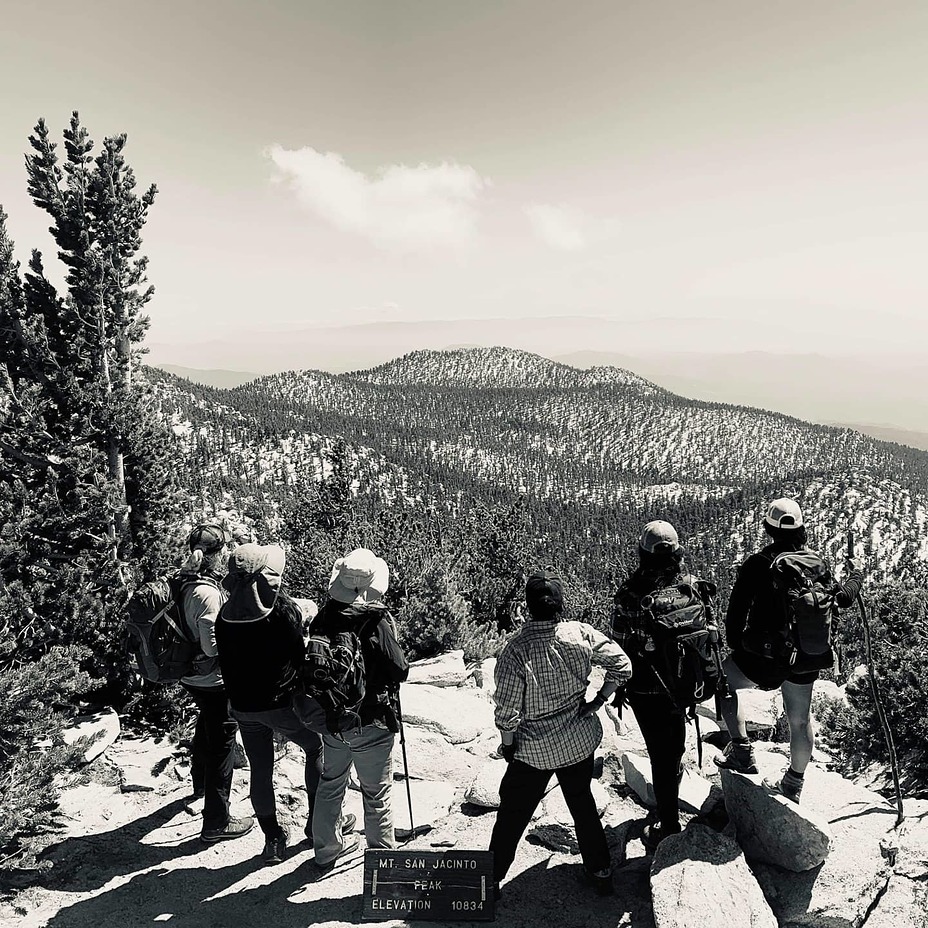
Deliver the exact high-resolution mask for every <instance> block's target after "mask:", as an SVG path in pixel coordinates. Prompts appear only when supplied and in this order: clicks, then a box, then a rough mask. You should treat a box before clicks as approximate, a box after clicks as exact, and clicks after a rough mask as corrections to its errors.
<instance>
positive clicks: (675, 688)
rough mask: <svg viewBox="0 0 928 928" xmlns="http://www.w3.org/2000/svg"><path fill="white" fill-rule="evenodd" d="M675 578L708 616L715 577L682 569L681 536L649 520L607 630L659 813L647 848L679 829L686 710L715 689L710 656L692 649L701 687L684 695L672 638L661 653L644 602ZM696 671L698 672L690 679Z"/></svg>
mask: <svg viewBox="0 0 928 928" xmlns="http://www.w3.org/2000/svg"><path fill="white" fill-rule="evenodd" d="M680 584H689V585H690V587H691V588H692V590H693V592H694V594H695V595H696V596H698V597H699V598H700V599H701V600H702V604H703V607H704V610H705V612H704V614H705V616H706V621H707V622H710V621H711V616H712V613H711V605H710V602H709V601H710V598H711V596H712V595H714V593H715V585H714V584H712V583H710V582H709V581H706V580H700V579H698V578H696V577H693V576H691V575H689V574H688V573H687V571H686V568H685V566H684V551H683V548H682V547H681V546H680V539H679V536H678V535H677V531H676V529H675V528H674V527H673V526H672V525H671V524H670V523H669V522H664V521H661V520H655V521H653V522H649V523H648V524H647V525H645V527H644V529H643V530H642V533H641V537H640V538H639V539H638V567H637V568H636V569H635V570H634V572H633V573H632V574H631V575H630V576H629V577H628V578H627V579H626V580H625V581H624V582H623V583H622V584H621V585H620V587H619V589H618V591H617V592H616V594H615V600H614V603H615V605H614V608H613V613H612V637H613V639H614V640H615V641H617V642H618V643H619V644H620V645H621V646H622V648H623V649H624V650H625V652H626V653H627V654H628V656H629V658H630V659H631V662H632V668H633V674H632V678H631V681H630V682H629V683H628V684H627V686H626V687H625V688H624V692H620V693H619V694H618V695H617V697H616V703H617V705H618V706H619V711H620V713H621V706H622V703H623V701H624V700H625V699H627V701H628V704H629V705H630V706H631V708H632V711H633V712H634V713H635V720H636V721H637V722H638V727H639V728H640V729H641V734H642V737H643V738H644V743H645V745H646V747H647V749H648V758H649V760H650V762H651V779H652V781H653V784H654V798H655V800H656V802H657V816H658V821H657V823H656V824H651V825H648V826H646V827H645V832H644V841H645V844H646V845H648V846H649V847H651V848H652V849H653V848H655V847H656V846H657V845H658V843H659V842H660V841H661V840H662V839H663V838H664V837H666V836H667V835H670V834H677V833H678V832H679V831H680V813H679V806H678V801H679V795H680V778H681V777H682V774H683V766H682V762H683V754H684V751H685V749H686V711H687V710H688V709H689V708H691V706H693V705H695V702H697V701H699V702H701V701H702V700H703V699H707V698H709V697H711V696H712V695H713V694H714V693H715V686H716V681H717V676H718V674H717V670H716V668H715V666H714V665H713V663H712V661H711V659H709V660H706V659H704V658H703V657H701V656H700V655H698V654H694V660H695V670H696V675H695V676H694V677H693V678H692V679H693V682H694V683H695V684H696V686H697V687H698V686H700V685H701V686H702V690H701V691H700V692H699V694H698V696H693V698H692V699H690V693H689V692H687V693H686V695H685V696H684V695H683V694H682V693H681V692H679V688H680V687H682V686H684V685H685V682H684V681H681V679H680V673H679V672H678V671H681V668H682V667H683V666H684V665H683V664H682V663H681V662H680V659H679V658H678V657H677V653H676V647H677V645H676V642H674V643H673V648H674V654H673V656H672V657H671V659H670V660H667V659H666V652H665V650H664V647H663V645H662V642H661V641H660V640H658V637H657V631H656V629H655V628H654V626H653V624H652V623H651V622H649V618H650V616H649V609H648V605H649V600H650V601H653V598H654V597H653V594H655V593H657V592H658V591H661V590H666V589H670V588H673V587H678V586H679V585H680ZM681 653H682V652H681ZM700 674H701V676H702V679H701V680H700V679H696V677H697V676H699V675H700Z"/></svg>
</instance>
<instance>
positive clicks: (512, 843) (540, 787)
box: [490, 571, 631, 898]
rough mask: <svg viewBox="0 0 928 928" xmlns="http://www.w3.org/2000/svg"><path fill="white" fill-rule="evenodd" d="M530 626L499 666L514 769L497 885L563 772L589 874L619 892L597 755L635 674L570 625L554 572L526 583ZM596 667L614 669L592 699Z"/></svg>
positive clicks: (501, 717)
mask: <svg viewBox="0 0 928 928" xmlns="http://www.w3.org/2000/svg"><path fill="white" fill-rule="evenodd" d="M525 601H526V606H527V608H528V613H529V618H530V621H528V622H526V623H525V624H524V625H523V626H522V627H521V628H520V629H519V630H518V631H517V632H516V633H515V635H514V636H513V637H512V638H511V639H510V641H509V642H508V644H507V645H506V647H505V648H503V651H502V653H501V654H500V656H499V659H498V660H497V663H496V693H495V696H494V699H495V701H496V711H495V719H496V726H497V728H498V729H499V731H500V738H501V741H502V744H501V746H500V749H499V750H500V754H501V755H502V756H503V757H504V758H505V759H506V761H507V763H508V765H509V766H508V767H507V768H506V773H505V774H504V775H503V780H502V783H501V784H500V788H499V795H500V806H499V810H498V812H497V814H496V824H495V825H494V826H493V835H492V837H491V838H490V850H491V851H493V879H494V882H495V891H496V894H497V898H498V897H499V895H500V889H499V884H500V882H501V881H502V880H503V878H504V877H505V876H506V874H507V873H508V871H509V868H510V866H511V865H512V862H513V860H514V859H515V855H516V848H517V846H518V843H519V840H520V838H521V837H522V835H523V834H524V832H525V829H526V827H527V826H528V823H529V821H530V819H531V817H532V814H533V813H534V812H535V809H536V808H537V807H538V803H539V802H540V801H541V799H542V797H543V796H544V794H545V789H546V788H547V785H548V782H549V781H550V779H551V775H552V774H554V775H555V776H556V777H557V779H558V783H560V786H561V791H562V792H563V794H564V800H565V802H566V803H567V808H568V809H569V810H570V814H571V817H572V818H573V820H574V827H575V828H576V831H577V843H578V844H579V845H580V854H581V855H582V858H583V869H582V871H581V874H582V876H583V878H584V879H585V880H586V881H587V882H589V883H591V884H592V885H593V886H594V887H595V889H596V891H597V892H598V893H600V894H601V895H607V894H610V893H612V891H613V889H612V866H611V861H610V857H609V847H608V845H607V844H606V836H605V833H604V832H603V826H602V822H601V821H600V820H599V813H598V812H597V810H596V803H595V801H594V799H593V794H592V792H591V790H590V783H591V781H592V779H593V752H594V751H595V750H596V747H597V745H598V744H599V743H600V741H601V740H602V737H603V729H602V725H601V724H600V721H599V718H598V717H597V714H596V713H597V710H598V709H600V708H601V707H602V706H604V705H605V703H606V701H607V700H608V699H609V698H610V696H612V694H613V693H614V692H615V690H616V688H617V687H618V686H619V685H620V684H621V683H624V682H625V681H626V680H627V679H628V678H629V676H630V675H631V664H630V663H629V660H628V658H627V657H626V655H625V653H624V652H623V651H622V649H621V648H620V647H619V646H618V645H617V644H614V643H613V642H611V641H610V640H609V639H608V638H607V637H606V636H605V635H604V634H602V632H599V631H597V630H596V629H595V628H593V627H592V626H591V625H587V624H586V623H583V622H566V621H561V614H562V613H563V611H564V596H563V587H562V584H561V580H560V578H559V577H558V576H557V575H556V574H555V573H553V572H552V571H542V572H540V573H533V574H532V575H531V576H530V577H529V578H528V581H527V583H526V586H525ZM593 666H597V667H602V668H603V669H604V670H605V679H604V681H603V684H602V687H601V688H600V691H599V693H598V694H597V696H596V697H595V698H594V699H593V700H591V701H590V702H586V690H587V686H588V682H589V676H590V670H591V668H592V667H593Z"/></svg>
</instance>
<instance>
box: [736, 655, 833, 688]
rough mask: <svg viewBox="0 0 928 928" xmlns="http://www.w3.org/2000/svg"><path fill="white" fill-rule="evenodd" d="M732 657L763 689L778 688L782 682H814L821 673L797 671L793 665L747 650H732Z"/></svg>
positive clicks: (802, 683) (746, 674)
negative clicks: (750, 652)
mask: <svg viewBox="0 0 928 928" xmlns="http://www.w3.org/2000/svg"><path fill="white" fill-rule="evenodd" d="M731 659H732V661H734V663H735V665H736V666H737V668H738V669H739V670H740V671H741V672H742V673H743V674H744V675H745V676H746V677H747V678H748V679H749V680H750V681H751V682H752V683H755V684H756V685H757V688H758V689H761V690H776V689H779V688H780V685H781V684H782V683H795V684H797V685H798V686H804V685H808V684H809V683H814V682H815V681H816V680H817V679H818V675H819V671H818V670H805V671H798V672H797V671H794V670H793V669H792V667H790V666H788V665H787V666H784V665H782V664H778V663H777V662H776V661H774V660H771V659H770V658H769V657H759V656H758V655H756V654H749V653H748V652H747V651H732V652H731Z"/></svg>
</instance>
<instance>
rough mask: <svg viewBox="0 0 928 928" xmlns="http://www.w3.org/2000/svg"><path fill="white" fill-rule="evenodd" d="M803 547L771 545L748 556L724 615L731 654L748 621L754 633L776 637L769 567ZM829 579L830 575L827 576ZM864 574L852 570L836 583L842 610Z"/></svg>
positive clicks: (779, 624) (776, 607)
mask: <svg viewBox="0 0 928 928" xmlns="http://www.w3.org/2000/svg"><path fill="white" fill-rule="evenodd" d="M803 547H804V545H801V544H796V543H795V542H788V541H787V542H774V543H772V544H769V545H767V546H766V547H765V548H762V549H761V550H760V551H758V552H756V553H755V554H752V555H750V557H748V558H747V560H746V561H745V562H744V563H743V564H742V565H741V567H740V568H739V570H738V577H737V579H736V580H735V585H734V586H733V587H732V591H731V596H730V597H729V600H728V611H727V612H726V614H725V640H726V642H727V643H728V647H729V648H731V650H732V651H740V650H742V639H743V636H744V629H745V627H746V626H747V623H748V619H750V622H751V629H752V630H753V631H756V632H758V633H761V634H763V633H771V634H776V633H779V632H781V631H782V629H783V624H784V618H783V610H782V607H781V606H780V601H779V598H778V596H777V593H776V591H775V589H774V586H773V577H772V575H771V572H770V565H771V564H772V563H773V559H774V558H775V557H776V556H777V555H778V554H782V553H783V552H784V551H800V550H802V548H803ZM828 579H831V574H829V575H828V578H827V579H826V582H827V580H828ZM863 579H864V575H863V574H862V573H861V572H860V571H859V570H852V571H851V572H850V574H849V576H848V578H847V579H846V580H845V581H844V583H841V584H836V590H835V602H836V603H837V605H838V606H840V607H841V608H842V609H844V608H847V607H848V606H850V605H851V604H852V603H853V602H854V600H855V599H856V598H857V594H858V593H859V592H860V588H861V586H862V585H863Z"/></svg>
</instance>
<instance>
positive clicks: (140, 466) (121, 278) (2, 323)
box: [0, 113, 178, 683]
mask: <svg viewBox="0 0 928 928" xmlns="http://www.w3.org/2000/svg"><path fill="white" fill-rule="evenodd" d="M125 142H126V139H125V136H124V135H118V136H114V137H111V138H107V139H105V140H104V142H103V145H102V148H101V150H100V152H99V153H98V154H97V155H96V156H94V154H93V148H94V144H93V142H92V140H91V139H90V137H89V135H88V132H87V130H86V129H85V128H84V127H83V126H82V125H81V123H80V120H79V118H78V115H77V113H74V114H73V116H72V118H71V120H70V124H69V126H68V128H67V129H66V130H65V132H64V156H63V158H62V157H60V156H59V153H58V150H57V146H56V144H55V143H54V142H52V141H51V139H50V137H49V133H48V129H47V127H46V124H45V122H44V120H39V122H38V124H37V125H36V127H35V130H34V133H33V134H32V135H31V136H30V138H29V143H30V145H31V148H32V152H31V154H29V155H28V156H27V158H26V171H27V176H28V189H29V193H30V195H31V196H32V198H33V201H34V202H35V204H36V205H37V206H39V207H40V208H41V209H44V210H45V211H46V212H47V213H48V214H49V216H50V217H51V220H52V223H51V227H50V230H49V231H50V232H51V234H52V237H53V239H54V241H55V243H56V245H57V247H58V254H57V257H58V259H59V260H60V261H61V262H62V264H63V265H64V268H65V286H64V291H63V292H61V293H59V292H58V290H57V288H56V287H55V286H54V285H53V283H52V282H51V281H50V280H49V277H48V276H47V274H46V270H45V265H44V262H43V258H42V255H41V254H40V253H39V252H38V251H33V252H32V257H31V260H30V261H29V266H28V269H27V271H26V273H25V275H24V276H21V273H20V268H19V266H18V264H17V263H16V262H15V260H14V257H13V248H12V243H11V241H10V239H9V236H8V234H7V232H6V227H5V225H6V222H5V221H6V217H5V216H4V215H2V214H0V336H2V339H0V342H2V343H0V391H2V392H0V509H2V511H0V516H2V518H3V523H4V525H5V528H4V529H3V532H2V534H0V579H2V585H3V586H2V590H0V595H2V599H0V621H2V623H3V624H2V626H0V661H3V650H4V648H5V649H6V651H7V653H8V655H9V656H8V660H10V661H13V660H19V661H22V660H30V659H34V658H35V657H37V656H39V655H40V654H42V653H45V650H46V649H47V648H48V647H49V646H51V645H52V644H55V643H59V642H60V643H67V644H70V643H84V644H89V645H91V651H92V653H93V654H94V655H95V657H96V661H95V666H92V667H91V669H92V670H93V671H94V672H95V673H96V675H97V676H102V677H105V678H107V679H109V680H110V681H111V682H113V683H117V682H118V681H119V680H120V678H122V676H123V674H122V668H121V667H120V666H119V665H120V664H121V661H120V660H119V659H118V658H117V653H118V652H117V650H116V649H117V646H118V636H117V626H116V616H117V611H118V608H119V606H120V605H121V604H122V602H123V600H124V598H125V594H126V588H127V586H128V585H129V584H130V583H131V574H132V572H133V568H141V569H142V572H150V570H151V568H152V567H153V566H154V565H155V564H156V563H157V562H158V561H159V560H161V559H162V558H163V554H164V547H165V544H166V542H167V541H168V540H170V539H169V538H168V536H169V534H170V528H171V527H172V526H173V524H174V523H175V521H176V515H177V509H176V506H177V499H178V496H177V490H176V487H175V486H174V476H173V474H174V472H175V470H176V468H175V466H174V455H175V454H176V452H175V451H174V449H173V443H172V442H171V441H170V437H169V435H168V434H167V431H166V428H165V427H164V426H163V425H161V424H160V423H159V421H158V419H157V417H156V416H154V415H153V411H152V408H151V407H152V403H153V400H152V398H151V396H150V395H149V393H148V391H147V387H146V385H145V383H144V380H142V379H140V378H138V377H137V376H136V374H137V372H138V366H139V355H140V353H141V342H142V339H143V337H144V334H145V331H146V328H147V326H148V319H147V317H146V316H144V315H143V309H144V307H145V304H146V303H147V302H148V301H149V300H150V298H151V296H152V292H153V291H152V288H151V287H150V286H147V281H146V276H145V273H146V267H147V258H146V257H145V256H144V255H142V254H140V248H141V244H142V239H141V233H142V229H143V227H144V225H145V221H146V219H147V217H148V212H149V209H150V208H151V206H152V204H153V202H154V199H155V194H156V188H155V187H154V186H152V187H149V188H148V190H146V191H145V192H144V193H143V194H141V195H138V194H137V193H136V190H135V187H136V181H135V176H134V173H133V171H132V169H131V167H129V166H128V164H127V163H126V161H125V157H124V154H123V150H124V147H125Z"/></svg>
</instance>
